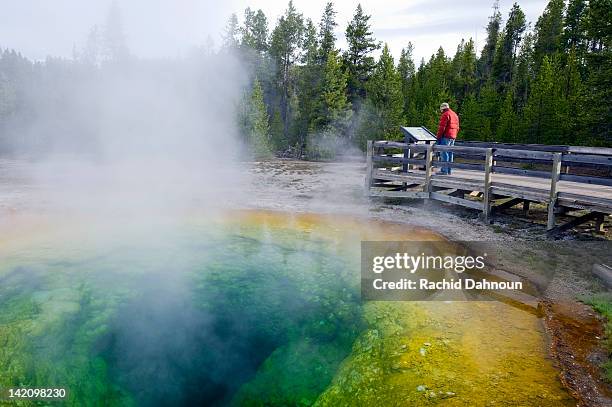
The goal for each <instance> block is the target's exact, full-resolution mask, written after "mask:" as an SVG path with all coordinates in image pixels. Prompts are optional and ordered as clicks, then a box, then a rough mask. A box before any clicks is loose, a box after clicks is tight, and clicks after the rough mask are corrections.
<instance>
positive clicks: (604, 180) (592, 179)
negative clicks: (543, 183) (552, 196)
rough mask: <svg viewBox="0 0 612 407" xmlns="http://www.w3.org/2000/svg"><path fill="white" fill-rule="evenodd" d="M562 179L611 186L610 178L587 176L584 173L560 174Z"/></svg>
mask: <svg viewBox="0 0 612 407" xmlns="http://www.w3.org/2000/svg"><path fill="white" fill-rule="evenodd" d="M561 180H562V181H569V182H578V183H580V184H591V185H604V186H607V187H612V178H604V177H589V176H586V175H574V174H561Z"/></svg>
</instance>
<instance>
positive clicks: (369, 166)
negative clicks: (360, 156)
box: [365, 140, 374, 191]
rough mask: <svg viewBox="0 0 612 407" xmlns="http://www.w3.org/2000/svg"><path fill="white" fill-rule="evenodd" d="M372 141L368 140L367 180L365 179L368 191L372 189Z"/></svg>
mask: <svg viewBox="0 0 612 407" xmlns="http://www.w3.org/2000/svg"><path fill="white" fill-rule="evenodd" d="M372 148H373V147H372V140H368V144H367V147H366V179H365V188H366V191H367V190H369V189H370V187H371V186H372V167H373V165H374V164H373V163H372Z"/></svg>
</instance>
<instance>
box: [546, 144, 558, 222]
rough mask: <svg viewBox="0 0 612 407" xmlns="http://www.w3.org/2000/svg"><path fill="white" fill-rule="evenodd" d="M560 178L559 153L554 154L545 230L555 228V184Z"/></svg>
mask: <svg viewBox="0 0 612 407" xmlns="http://www.w3.org/2000/svg"><path fill="white" fill-rule="evenodd" d="M560 176H561V153H555V156H554V158H553V165H552V171H551V176H550V178H551V180H550V197H549V199H548V220H547V223H546V229H547V230H552V229H553V228H554V227H555V205H556V204H557V192H558V191H557V184H558V183H559V177H560Z"/></svg>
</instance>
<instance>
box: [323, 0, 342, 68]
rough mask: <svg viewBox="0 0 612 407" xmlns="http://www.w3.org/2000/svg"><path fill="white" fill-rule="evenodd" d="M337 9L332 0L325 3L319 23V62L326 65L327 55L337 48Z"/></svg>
mask: <svg viewBox="0 0 612 407" xmlns="http://www.w3.org/2000/svg"><path fill="white" fill-rule="evenodd" d="M337 25H338V24H337V23H336V11H335V10H334V4H333V3H332V2H331V1H330V2H328V3H327V4H326V5H325V11H324V12H323V16H322V17H321V22H320V23H319V62H320V63H321V64H322V65H323V66H324V65H325V64H326V63H327V56H328V55H329V53H330V52H332V51H335V49H336V35H335V34H334V30H335V29H336V26H337Z"/></svg>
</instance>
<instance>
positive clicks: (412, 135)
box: [400, 126, 436, 142]
mask: <svg viewBox="0 0 612 407" xmlns="http://www.w3.org/2000/svg"><path fill="white" fill-rule="evenodd" d="M400 128H401V129H402V132H403V133H404V135H405V136H406V137H407V138H408V141H409V142H419V141H420V142H423V141H436V136H435V135H434V134H433V133H432V132H430V131H429V130H427V129H426V128H425V127H403V126H402V127H400Z"/></svg>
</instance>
